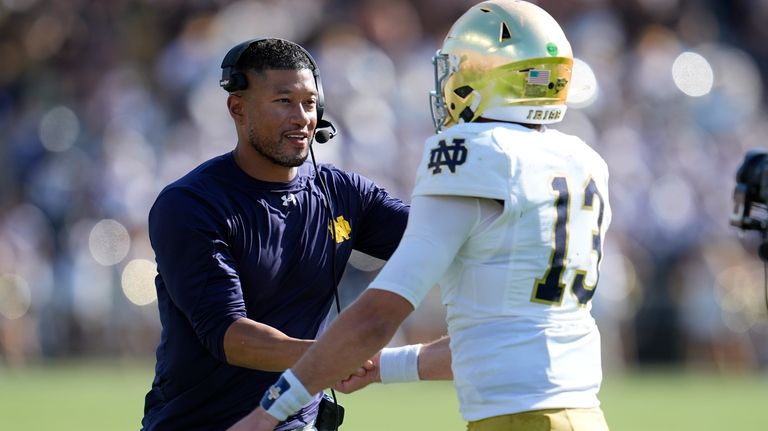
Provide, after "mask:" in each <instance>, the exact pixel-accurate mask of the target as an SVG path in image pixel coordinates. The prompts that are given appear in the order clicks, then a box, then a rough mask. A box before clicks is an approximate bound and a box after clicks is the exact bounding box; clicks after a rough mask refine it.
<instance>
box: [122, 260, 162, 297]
mask: <svg viewBox="0 0 768 431" xmlns="http://www.w3.org/2000/svg"><path fill="white" fill-rule="evenodd" d="M156 274H157V266H156V265H155V264H154V263H152V262H150V261H148V260H146V259H134V260H132V261H130V262H128V264H127V265H126V266H125V268H124V269H123V275H122V277H121V283H120V284H121V286H122V289H123V294H124V295H125V297H126V298H128V300H129V301H131V302H132V303H134V304H136V305H147V304H151V303H152V302H154V301H155V300H156V299H157V292H156V291H155V275H156Z"/></svg>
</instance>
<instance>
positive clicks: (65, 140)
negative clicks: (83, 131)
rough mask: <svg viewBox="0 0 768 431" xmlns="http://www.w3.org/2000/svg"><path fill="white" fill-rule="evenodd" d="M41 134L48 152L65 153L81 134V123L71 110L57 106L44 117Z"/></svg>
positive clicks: (41, 123) (41, 139) (41, 140)
mask: <svg viewBox="0 0 768 431" xmlns="http://www.w3.org/2000/svg"><path fill="white" fill-rule="evenodd" d="M39 133H40V142H42V144H43V146H44V147H45V148H46V149H47V150H48V151H55V152H59V151H65V150H68V149H69V148H70V147H72V145H73V144H74V143H75V140H76V139H77V136H78V135H79V134H80V122H79V121H78V119H77V115H75V113H74V112H72V110H71V109H69V108H67V107H66V106H57V107H55V108H53V109H51V110H50V111H48V112H46V113H45V115H43V118H42V120H40V132H39Z"/></svg>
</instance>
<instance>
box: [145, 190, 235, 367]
mask: <svg viewBox="0 0 768 431" xmlns="http://www.w3.org/2000/svg"><path fill="white" fill-rule="evenodd" d="M214 213H215V211H214V210H213V209H212V208H211V207H209V206H208V204H207V203H206V202H204V200H203V199H201V198H200V197H199V196H196V195H194V194H193V193H191V192H188V191H186V190H183V189H170V190H166V191H164V192H163V193H161V194H160V196H159V197H158V199H157V201H156V202H155V204H154V205H153V207H152V209H151V210H150V213H149V237H150V241H151V243H152V247H153V249H154V250H155V258H156V260H157V268H158V273H159V276H158V288H161V285H162V287H164V288H165V290H166V291H167V294H168V297H169V298H170V300H171V301H172V302H173V304H174V305H175V307H176V308H178V309H179V310H180V311H181V312H182V313H183V314H184V316H185V317H186V318H187V320H188V321H189V322H190V324H191V325H192V328H193V330H194V331H195V334H196V335H197V338H198V339H199V340H200V342H201V343H202V344H203V345H204V346H206V348H207V349H208V351H210V352H211V353H212V354H213V355H214V356H216V357H217V358H218V359H219V360H222V361H226V356H225V354H224V346H223V341H224V333H225V332H226V330H227V328H228V327H229V325H230V324H231V323H232V322H234V321H235V320H237V319H239V318H242V317H245V316H246V310H245V303H244V301H243V294H242V290H241V287H240V279H239V277H238V273H237V269H236V266H235V262H234V259H233V258H232V256H231V255H230V252H229V249H228V245H227V242H226V240H225V239H226V232H225V227H224V226H220V225H217V222H216V221H215V220H216V217H214Z"/></svg>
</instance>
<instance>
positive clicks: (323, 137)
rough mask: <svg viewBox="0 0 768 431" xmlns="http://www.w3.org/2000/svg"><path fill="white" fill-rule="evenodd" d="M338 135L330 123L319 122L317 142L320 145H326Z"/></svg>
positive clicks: (316, 132) (316, 133)
mask: <svg viewBox="0 0 768 431" xmlns="http://www.w3.org/2000/svg"><path fill="white" fill-rule="evenodd" d="M328 129H330V130H328ZM336 133H337V132H336V127H334V126H333V124H332V123H331V122H330V121H328V120H320V121H318V122H317V129H316V130H315V141H317V143H318V144H324V143H326V142H328V141H330V140H331V139H332V138H333V137H334V136H336Z"/></svg>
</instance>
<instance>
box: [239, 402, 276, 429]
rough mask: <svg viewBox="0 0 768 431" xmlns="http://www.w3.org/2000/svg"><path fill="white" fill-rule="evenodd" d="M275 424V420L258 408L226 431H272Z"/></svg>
mask: <svg viewBox="0 0 768 431" xmlns="http://www.w3.org/2000/svg"><path fill="white" fill-rule="evenodd" d="M277 424H278V420H277V419H275V418H274V417H272V415H270V414H269V413H267V412H266V410H264V409H263V408H261V407H259V408H257V409H256V410H254V411H252V412H251V413H250V414H248V416H246V417H244V418H242V419H240V420H239V421H238V422H237V423H236V424H234V425H232V426H231V427H229V428H227V431H272V430H273V429H275V427H276V426H277Z"/></svg>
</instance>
